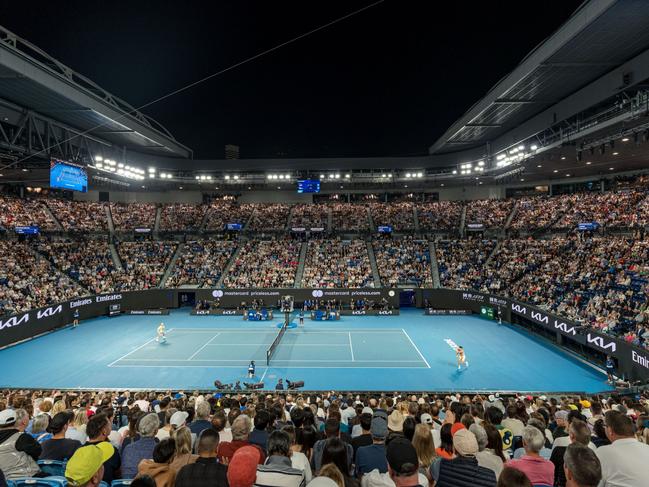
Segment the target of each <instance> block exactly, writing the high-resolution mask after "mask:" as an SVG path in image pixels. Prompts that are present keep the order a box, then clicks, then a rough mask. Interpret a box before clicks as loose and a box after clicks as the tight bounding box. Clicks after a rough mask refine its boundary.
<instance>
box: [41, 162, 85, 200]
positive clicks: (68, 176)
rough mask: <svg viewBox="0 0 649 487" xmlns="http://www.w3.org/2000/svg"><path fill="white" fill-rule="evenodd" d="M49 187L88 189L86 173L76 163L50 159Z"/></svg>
mask: <svg viewBox="0 0 649 487" xmlns="http://www.w3.org/2000/svg"><path fill="white" fill-rule="evenodd" d="M50 187H51V188H60V189H68V190H70V191H80V192H82V193H85V192H86V191H88V173H87V171H86V169H85V168H84V167H82V166H79V165H77V164H72V163H69V162H64V161H60V160H58V159H52V160H51V161H50Z"/></svg>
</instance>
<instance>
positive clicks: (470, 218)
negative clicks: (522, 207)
mask: <svg viewBox="0 0 649 487" xmlns="http://www.w3.org/2000/svg"><path fill="white" fill-rule="evenodd" d="M513 208H514V200H512V199H506V200H496V199H489V200H473V201H469V202H468V203H467V205H466V223H467V224H471V223H480V224H482V225H484V226H485V228H503V227H504V226H505V223H506V221H507V217H508V216H509V215H510V214H511V212H512V209H513Z"/></svg>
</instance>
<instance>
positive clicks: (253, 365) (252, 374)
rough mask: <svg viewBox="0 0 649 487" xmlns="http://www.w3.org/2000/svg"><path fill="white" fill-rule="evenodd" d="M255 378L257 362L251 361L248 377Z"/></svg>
mask: <svg viewBox="0 0 649 487" xmlns="http://www.w3.org/2000/svg"><path fill="white" fill-rule="evenodd" d="M254 376H255V361H254V360H251V361H250V364H249V365H248V377H250V378H252V377H254Z"/></svg>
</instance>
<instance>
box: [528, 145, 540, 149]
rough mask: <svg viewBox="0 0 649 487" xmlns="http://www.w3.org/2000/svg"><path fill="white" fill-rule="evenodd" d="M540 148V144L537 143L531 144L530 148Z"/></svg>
mask: <svg viewBox="0 0 649 487" xmlns="http://www.w3.org/2000/svg"><path fill="white" fill-rule="evenodd" d="M538 148H539V146H538V145H536V144H532V145H531V146H530V149H531V150H536V149H538Z"/></svg>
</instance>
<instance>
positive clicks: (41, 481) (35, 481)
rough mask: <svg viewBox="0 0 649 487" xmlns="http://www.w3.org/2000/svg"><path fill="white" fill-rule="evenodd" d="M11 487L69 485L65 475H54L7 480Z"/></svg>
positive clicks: (56, 486) (58, 486) (64, 486)
mask: <svg viewBox="0 0 649 487" xmlns="http://www.w3.org/2000/svg"><path fill="white" fill-rule="evenodd" d="M7 485H8V486H10V487H67V485H68V481H67V480H66V479H65V477H60V476H54V477H45V478H36V477H25V478H22V479H15V480H12V481H7Z"/></svg>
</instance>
